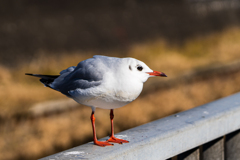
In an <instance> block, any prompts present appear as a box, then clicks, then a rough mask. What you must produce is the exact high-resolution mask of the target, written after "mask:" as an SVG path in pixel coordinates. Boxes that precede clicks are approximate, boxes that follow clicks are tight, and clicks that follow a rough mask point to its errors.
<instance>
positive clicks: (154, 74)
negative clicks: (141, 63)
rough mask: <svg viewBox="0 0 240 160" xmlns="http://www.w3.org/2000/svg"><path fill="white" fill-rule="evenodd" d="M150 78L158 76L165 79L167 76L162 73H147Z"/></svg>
mask: <svg viewBox="0 0 240 160" xmlns="http://www.w3.org/2000/svg"><path fill="white" fill-rule="evenodd" d="M147 73H148V74H149V75H150V76H160V77H167V75H166V74H165V73H163V72H158V71H153V72H147Z"/></svg>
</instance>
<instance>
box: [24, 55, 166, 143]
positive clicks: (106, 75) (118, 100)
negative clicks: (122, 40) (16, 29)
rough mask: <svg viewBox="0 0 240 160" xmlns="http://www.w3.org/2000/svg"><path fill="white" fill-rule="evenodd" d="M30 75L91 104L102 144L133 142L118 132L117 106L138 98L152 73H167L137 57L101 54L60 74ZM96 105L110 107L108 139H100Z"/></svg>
mask: <svg viewBox="0 0 240 160" xmlns="http://www.w3.org/2000/svg"><path fill="white" fill-rule="evenodd" d="M26 75H30V76H35V77H39V78H41V79H40V81H41V82H42V83H43V84H44V85H45V86H46V87H49V88H51V89H54V90H56V91H59V92H61V93H62V94H64V95H66V96H67V97H69V98H72V99H74V100H75V101H76V102H78V103H80V104H83V105H86V106H89V107H91V108H92V114H91V122H92V129H93V142H94V144H96V145H98V146H101V147H105V146H109V145H113V144H112V143H119V144H122V143H128V142H129V141H127V140H123V139H119V138H116V137H115V136H114V126H113V118H114V114H113V110H114V109H116V108H120V107H122V106H125V105H127V104H128V103H130V102H132V101H134V100H135V99H136V98H137V97H138V96H139V95H140V93H141V91H142V88H143V83H144V82H146V81H147V79H148V78H149V77H155V76H161V77H167V76H166V74H164V73H163V72H158V71H153V70H151V69H150V68H149V67H148V66H147V65H146V64H145V63H144V62H142V61H139V60H137V59H134V58H117V57H108V56H100V55H95V56H93V58H89V59H86V60H84V61H81V62H79V63H78V65H77V66H72V67H69V68H67V69H65V70H63V71H61V72H60V75H42V74H30V73H26ZM96 108H102V109H109V110H110V121H111V135H110V138H109V139H108V140H107V141H98V140H97V136H96V129H95V117H94V113H95V110H96ZM109 142H112V143H109Z"/></svg>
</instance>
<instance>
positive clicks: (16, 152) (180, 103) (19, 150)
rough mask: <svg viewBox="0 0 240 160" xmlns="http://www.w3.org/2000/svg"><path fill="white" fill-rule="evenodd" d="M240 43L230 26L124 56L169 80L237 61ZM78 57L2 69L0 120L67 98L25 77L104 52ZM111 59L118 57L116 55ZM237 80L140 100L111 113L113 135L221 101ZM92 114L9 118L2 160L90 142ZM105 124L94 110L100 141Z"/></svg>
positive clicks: (104, 114) (104, 116) (102, 113)
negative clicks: (141, 63)
mask: <svg viewBox="0 0 240 160" xmlns="http://www.w3.org/2000/svg"><path fill="white" fill-rule="evenodd" d="M239 44H240V29H239V28H231V29H229V30H226V31H223V32H222V33H215V34H212V35H209V36H208V37H198V38H195V39H192V40H190V41H188V42H186V43H184V44H183V45H182V46H176V45H172V44H168V43H166V42H165V41H163V40H154V41H152V42H146V43H144V44H136V45H133V46H132V47H131V48H129V50H128V53H127V55H128V56H129V57H135V58H137V59H140V60H142V61H144V62H146V64H148V65H149V66H150V68H153V69H155V70H159V71H163V72H165V73H166V74H167V75H168V76H169V77H168V78H169V79H170V78H173V77H178V76H179V75H181V74H182V73H185V72H187V71H192V70H196V69H198V68H203V67H207V66H212V65H216V64H218V65H221V64H226V63H230V62H232V61H235V60H236V59H240V45H239ZM81 53H82V52H76V53H73V54H71V57H68V56H67V54H61V56H58V57H54V56H51V54H50V53H48V54H46V53H39V54H36V55H38V56H36V58H35V59H34V60H33V61H32V62H29V63H28V64H23V65H22V66H20V67H19V68H18V69H15V70H11V69H8V68H4V66H0V73H1V74H0V79H1V82H0V89H1V90H2V91H4V92H0V96H1V100H0V109H1V113H0V116H1V117H4V118H6V117H11V116H12V115H14V114H16V113H21V112H26V111H27V110H28V109H29V107H30V106H31V105H32V104H34V103H37V102H41V101H46V100H50V99H60V98H65V96H63V95H61V94H60V93H58V92H56V91H53V90H50V89H48V88H44V87H43V85H42V84H40V83H39V82H38V80H37V79H33V78H31V77H27V76H24V73H25V72H34V73H44V74H57V73H58V72H59V71H60V70H62V69H65V68H67V67H69V66H71V65H76V64H77V63H78V62H79V61H81V60H83V59H86V58H89V57H91V56H92V55H94V54H102V53H96V52H91V53H88V55H87V54H86V53H82V54H81ZM49 55H50V56H49ZM86 55H87V56H86ZM105 55H107V54H105ZM115 55H116V56H121V55H120V53H117V52H116V53H115ZM43 64H44V65H43ZM59 66H61V67H59ZM162 80H163V79H156V78H155V79H154V80H153V79H149V80H148V82H147V83H148V84H147V85H150V83H151V81H152V82H153V81H159V83H161V81H162ZM164 80H167V79H164ZM239 82H240V76H239V73H238V74H233V75H232V76H229V77H221V78H219V77H213V78H212V79H210V80H208V81H204V80H203V81H198V82H195V83H191V84H186V85H184V86H181V85H180V86H177V87H174V88H170V89H168V90H161V91H156V92H154V93H150V94H147V95H144V96H141V97H139V98H138V99H137V100H136V101H134V102H132V103H131V104H129V105H127V106H125V107H122V108H120V109H117V110H116V111H115V127H116V128H115V131H116V132H119V131H121V130H123V129H127V128H131V127H134V126H137V125H141V124H144V123H147V122H149V121H152V120H155V119H158V118H161V117H164V116H166V115H169V114H172V113H175V112H178V111H183V110H186V109H190V108H193V107H195V106H198V105H201V104H204V103H207V102H210V101H212V100H215V99H217V98H220V97H225V96H227V95H230V94H232V93H235V92H237V91H240V85H239ZM90 113H91V109H90V108H88V107H79V108H78V109H75V110H73V111H68V112H66V113H61V114H57V115H53V116H46V117H42V118H38V119H33V120H31V121H29V120H28V121H24V120H22V121H19V122H16V121H11V120H9V121H5V122H4V123H0V137H1V139H0V153H1V155H0V159H16V158H17V157H18V158H19V157H20V158H19V159H21V158H22V159H24V158H25V159H26V158H28V159H34V158H37V157H38V156H44V155H48V154H52V153H54V152H56V151H59V150H62V149H66V148H68V147H72V146H75V145H78V144H81V143H85V142H88V141H89V140H91V137H92V131H91V125H90V119H89V118H90ZM100 117H101V118H100ZM123 119H124V121H122V120H123ZM108 121H109V111H107V110H101V109H98V110H97V112H96V125H97V134H98V137H103V136H106V135H108V134H109V132H110V122H109V123H106V122H108ZM100 126H101V127H100ZM23 148H24V150H23ZM2 153H3V154H2Z"/></svg>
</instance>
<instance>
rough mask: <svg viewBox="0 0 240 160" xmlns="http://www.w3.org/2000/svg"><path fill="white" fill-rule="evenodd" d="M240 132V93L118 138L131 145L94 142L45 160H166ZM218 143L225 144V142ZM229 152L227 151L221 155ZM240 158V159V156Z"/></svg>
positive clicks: (43, 159) (155, 122)
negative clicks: (105, 145) (95, 143)
mask: <svg viewBox="0 0 240 160" xmlns="http://www.w3.org/2000/svg"><path fill="white" fill-rule="evenodd" d="M158 112H161V110H158ZM239 129H240V93H237V94H234V95H232V96H229V97H225V98H222V99H219V100H216V101H213V102H211V103H208V104H205V105H202V106H199V107H196V108H193V109H190V110H187V111H184V112H181V113H177V114H174V115H171V116H168V117H165V118H162V119H159V120H156V121H153V122H150V123H147V124H144V125H141V126H138V127H135V128H132V129H129V130H126V131H123V132H120V133H118V134H116V137H122V138H124V139H126V140H129V141H130V143H125V144H122V145H121V144H114V146H108V147H98V146H96V145H93V142H90V143H87V144H84V145H81V146H78V147H75V148H72V149H69V150H66V151H63V152H60V153H57V154H54V155H51V156H48V157H45V158H42V159H41V160H63V159H64V160H70V159H71V160H79V159H98V160H103V159H104V160H112V159H151V160H152V159H163V160H164V159H168V158H172V157H174V156H177V155H179V154H181V153H184V152H186V151H188V152H189V151H192V150H193V151H194V148H196V147H197V148H199V146H204V144H206V143H208V142H209V143H210V141H213V140H215V141H216V139H217V138H219V137H222V136H225V135H227V134H230V133H232V132H234V131H236V130H239ZM238 135H239V134H238ZM106 139H107V138H103V139H101V140H106ZM217 140H218V141H220V142H222V143H225V140H223V138H220V139H217ZM238 140H239V141H238V142H239V144H240V139H239V138H238ZM212 143H213V142H212ZM214 143H215V142H214ZM224 146H228V145H224ZM231 147H232V146H231ZM238 147H239V145H238ZM226 150H227V149H223V150H222V151H221V152H224V151H226ZM204 151H205V149H201V150H200V151H199V150H198V157H199V152H201V154H202V153H203V152H204ZM238 152H239V151H238ZM200 156H202V155H200ZM224 156H226V153H225V154H224ZM238 156H240V155H239V154H238ZM178 157H180V156H178ZM222 157H223V156H222ZM223 158H224V157H223ZM179 159H181V158H179ZM239 159H240V157H239Z"/></svg>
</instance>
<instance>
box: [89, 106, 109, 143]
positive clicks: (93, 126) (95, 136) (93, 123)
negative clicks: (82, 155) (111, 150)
mask: <svg viewBox="0 0 240 160" xmlns="http://www.w3.org/2000/svg"><path fill="white" fill-rule="evenodd" d="M91 121H92V128H93V141H94V144H96V145H98V146H101V147H105V146H112V145H113V144H111V143H108V142H107V141H105V142H102V141H98V140H97V135H96V129H95V117H94V111H92V115H91Z"/></svg>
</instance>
